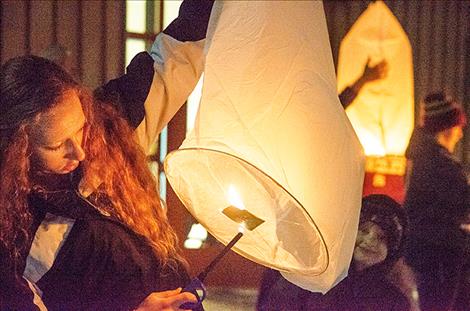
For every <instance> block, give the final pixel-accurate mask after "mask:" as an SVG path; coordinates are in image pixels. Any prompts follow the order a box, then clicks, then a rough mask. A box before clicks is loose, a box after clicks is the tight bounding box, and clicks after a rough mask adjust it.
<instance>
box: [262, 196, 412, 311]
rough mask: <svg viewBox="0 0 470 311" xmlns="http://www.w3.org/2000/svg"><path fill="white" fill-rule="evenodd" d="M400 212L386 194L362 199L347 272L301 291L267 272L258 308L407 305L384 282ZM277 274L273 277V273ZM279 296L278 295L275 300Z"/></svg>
mask: <svg viewBox="0 0 470 311" xmlns="http://www.w3.org/2000/svg"><path fill="white" fill-rule="evenodd" d="M405 226H406V217H405V215H404V213H403V209H402V207H401V206H400V205H399V204H398V203H397V202H395V201H394V200H393V199H391V198H390V197H388V196H386V195H380V194H374V195H369V196H366V197H365V198H364V199H363V201H362V209H361V216H360V222H359V230H358V235H357V238H356V246H355V248H354V253H353V260H352V262H351V265H350V269H349V273H348V276H347V277H346V278H345V279H344V280H342V281H341V282H340V283H339V284H338V285H336V286H335V287H333V288H332V289H331V290H330V291H329V292H327V293H326V294H325V295H322V294H320V293H312V292H309V291H306V290H303V289H301V288H299V287H297V286H295V285H293V284H290V283H289V282H287V281H286V280H285V279H284V278H282V277H281V275H280V274H279V273H278V272H269V273H270V274H271V276H269V275H268V276H267V277H266V278H265V280H266V281H267V282H270V284H267V282H263V284H262V287H261V291H260V296H259V298H258V305H257V307H258V308H257V309H258V310H322V311H326V310H331V311H333V310H334V311H339V310H350V311H353V310H358V311H359V310H380V311H383V310H395V311H398V310H408V309H409V304H408V301H407V299H406V297H405V296H404V295H403V294H402V293H400V291H399V290H398V289H397V288H396V287H394V285H392V284H391V283H390V282H389V281H388V279H387V278H388V277H387V275H388V272H389V271H390V269H391V268H392V266H393V264H394V263H395V262H396V261H397V259H398V258H399V256H400V253H401V247H402V240H403V233H404V229H405ZM274 274H277V277H273V275H274ZM279 297H281V299H279Z"/></svg>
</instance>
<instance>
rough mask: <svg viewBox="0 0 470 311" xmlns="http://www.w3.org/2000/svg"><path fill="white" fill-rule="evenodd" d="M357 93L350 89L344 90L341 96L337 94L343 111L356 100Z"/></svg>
mask: <svg viewBox="0 0 470 311" xmlns="http://www.w3.org/2000/svg"><path fill="white" fill-rule="evenodd" d="M356 97H357V93H356V92H354V90H353V89H352V88H351V87H347V88H345V89H344V90H343V91H342V92H341V94H339V101H340V102H341V105H342V106H343V108H344V109H346V108H347V107H348V106H349V105H351V104H352V102H353V101H354V99H356Z"/></svg>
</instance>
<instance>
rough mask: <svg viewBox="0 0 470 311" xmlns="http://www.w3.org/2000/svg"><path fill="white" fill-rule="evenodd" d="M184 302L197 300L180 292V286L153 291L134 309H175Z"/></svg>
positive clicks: (171, 310) (149, 310)
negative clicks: (162, 290)
mask: <svg viewBox="0 0 470 311" xmlns="http://www.w3.org/2000/svg"><path fill="white" fill-rule="evenodd" d="M186 302H197V299H196V296H194V295H193V294H191V293H188V292H181V288H177V289H174V290H168V291H164V292H155V293H152V294H150V295H148V296H147V298H145V300H144V301H143V302H142V303H141V304H140V305H139V307H138V308H137V309H135V311H176V310H184V309H181V308H180V306H181V305H182V304H183V303H186Z"/></svg>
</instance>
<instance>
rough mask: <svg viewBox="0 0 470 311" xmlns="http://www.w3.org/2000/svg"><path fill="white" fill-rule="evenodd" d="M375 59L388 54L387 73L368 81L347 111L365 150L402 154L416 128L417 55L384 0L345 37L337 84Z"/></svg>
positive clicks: (345, 82)
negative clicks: (414, 59) (377, 78)
mask: <svg viewBox="0 0 470 311" xmlns="http://www.w3.org/2000/svg"><path fill="white" fill-rule="evenodd" d="M368 58H370V59H371V62H372V63H378V62H380V61H381V60H383V59H385V60H386V61H387V63H388V73H387V76H386V77H385V78H384V79H381V80H377V81H373V82H369V83H367V84H366V85H365V86H364V87H363V88H362V89H361V91H360V92H359V95H358V97H357V98H356V99H355V101H354V103H353V104H352V105H350V106H349V107H348V108H347V110H346V111H347V114H348V117H349V119H350V120H351V123H352V125H353V127H354V129H355V131H356V133H357V135H358V136H359V139H360V141H361V143H362V145H363V147H364V150H365V153H366V155H367V156H384V155H403V154H404V153H405V150H406V147H407V145H408V141H409V138H410V135H411V132H412V130H413V120H414V110H413V109H414V99H413V98H414V97H413V96H414V95H413V60H412V52H411V45H410V42H409V40H408V37H407V35H406V33H405V32H404V31H403V29H402V27H401V25H400V23H399V22H398V20H397V19H396V18H395V16H394V15H393V13H392V12H391V11H390V10H389V9H388V7H387V6H386V5H385V4H384V3H383V2H382V1H376V2H373V3H371V4H370V5H369V7H368V8H367V9H366V10H365V11H364V13H362V15H361V16H360V17H359V18H358V19H357V21H356V22H355V23H354V25H353V26H352V28H351V30H350V31H349V32H348V33H347V35H346V36H345V38H344V39H343V41H342V43H341V46H340V51H339V58H338V90H343V89H344V88H345V87H346V86H348V85H351V84H352V83H353V82H354V81H355V80H356V79H357V78H358V77H359V76H360V75H361V74H362V71H363V70H364V65H365V64H366V63H367V60H368Z"/></svg>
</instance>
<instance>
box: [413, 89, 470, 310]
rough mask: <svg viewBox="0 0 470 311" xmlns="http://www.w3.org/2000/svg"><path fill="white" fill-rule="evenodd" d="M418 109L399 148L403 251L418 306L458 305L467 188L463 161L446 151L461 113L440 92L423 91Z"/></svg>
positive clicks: (457, 132) (458, 134)
mask: <svg viewBox="0 0 470 311" xmlns="http://www.w3.org/2000/svg"><path fill="white" fill-rule="evenodd" d="M421 111H422V112H423V115H421V117H422V120H421V122H420V123H421V126H420V127H418V128H416V129H415V131H414V132H413V134H412V137H411V139H410V143H409V146H408V149H407V151H406V154H405V155H406V157H407V186H408V187H407V191H406V196H405V201H404V207H405V209H406V210H407V212H408V215H409V218H410V234H409V237H408V243H407V247H406V252H405V255H406V256H405V257H406V261H407V262H408V264H409V265H410V266H411V267H412V268H413V270H414V271H415V273H416V276H417V282H418V292H419V300H420V303H421V309H422V310H423V311H428V310H447V308H449V307H454V310H460V309H459V305H460V306H461V307H460V308H463V309H462V310H468V306H470V300H469V297H468V296H469V295H470V291H468V292H467V293H466V295H465V296H466V297H464V296H462V297H461V298H459V299H461V300H462V301H461V302H457V301H456V302H455V303H456V304H455V305H454V306H451V304H453V302H452V300H453V298H452V297H453V295H454V293H455V290H456V288H457V287H458V286H459V283H458V279H459V275H460V274H462V273H463V274H465V270H462V269H463V268H464V267H467V266H468V253H467V254H465V243H468V238H466V234H468V233H465V231H464V229H465V223H468V222H470V219H469V217H470V202H469V195H470V190H469V185H468V183H467V180H466V176H465V174H464V171H463V167H462V166H461V164H460V163H459V162H458V161H457V160H456V159H455V158H454V157H453V155H452V153H453V152H454V150H455V148H456V145H457V143H458V142H459V141H460V139H461V138H462V136H463V128H464V126H465V124H466V116H465V113H464V110H463V108H462V106H461V104H460V103H458V102H457V101H455V100H454V99H453V98H451V97H450V96H448V95H446V94H445V93H443V92H435V93H430V94H428V95H427V96H426V97H425V98H424V100H423V102H422V108H421ZM464 301H465V302H464ZM464 306H465V307H464Z"/></svg>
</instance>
